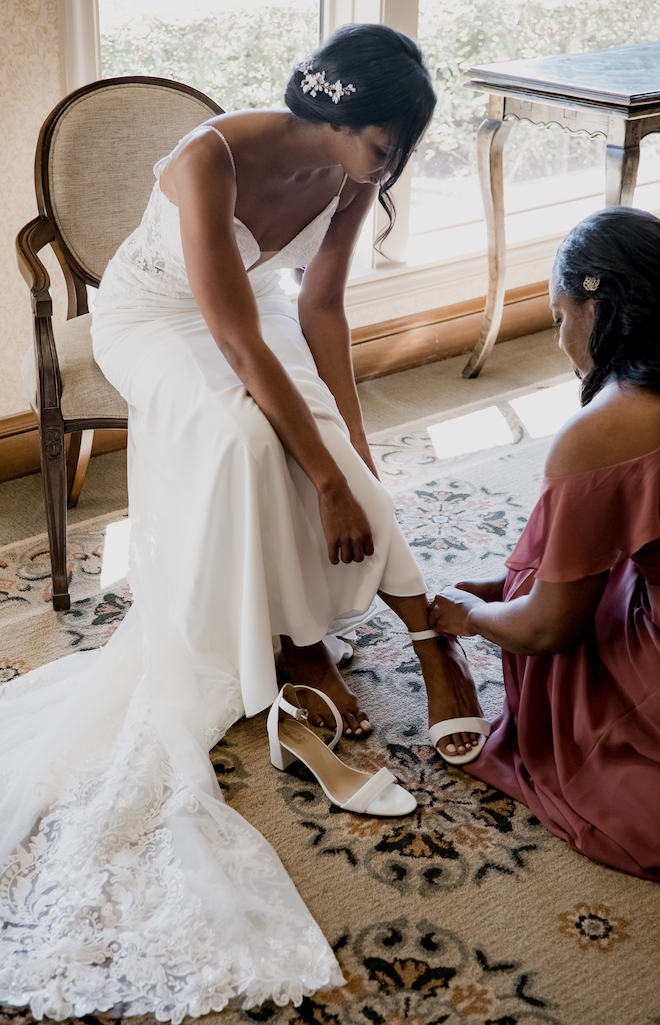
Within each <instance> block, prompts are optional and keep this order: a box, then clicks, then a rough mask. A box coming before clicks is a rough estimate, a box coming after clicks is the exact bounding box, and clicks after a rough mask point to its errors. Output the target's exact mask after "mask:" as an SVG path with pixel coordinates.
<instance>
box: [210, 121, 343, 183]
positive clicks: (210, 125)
mask: <svg viewBox="0 0 660 1025" xmlns="http://www.w3.org/2000/svg"><path fill="white" fill-rule="evenodd" d="M210 127H211V125H209V128H210ZM347 178H348V174H345V175H344V180H343V182H342V183H341V185H340V186H339V192H338V193H337V199H339V197H340V196H341V193H342V189H343V188H344V185H345V184H346V179H347Z"/></svg>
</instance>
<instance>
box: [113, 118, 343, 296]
mask: <svg viewBox="0 0 660 1025" xmlns="http://www.w3.org/2000/svg"><path fill="white" fill-rule="evenodd" d="M203 127H205V128H208V129H210V130H211V131H214V132H216V134H217V135H218V136H220V138H221V139H222V141H223V142H224V144H225V146H226V147H227V152H228V153H229V156H230V159H231V163H232V167H233V168H234V174H235V173H236V169H235V165H234V158H233V154H232V152H231V149H230V148H229V145H228V143H227V140H226V139H225V137H224V135H222V133H221V132H220V131H218V129H217V128H214V127H213V126H212V125H205V126H203ZM198 130H199V129H195V131H198ZM190 134H192V133H190ZM172 152H174V151H172ZM171 157H172V153H170V154H168V156H166V157H163V158H162V159H161V160H159V161H158V163H157V164H156V165H155V166H154V174H155V176H156V183H155V185H154V187H153V190H152V193H151V196H150V198H149V202H148V204H147V208H146V210H145V212H144V215H143V217H142V221H141V222H140V225H139V227H137V228H136V229H135V231H134V232H133V233H132V234H131V235H129V237H128V238H127V239H126V241H125V242H123V243H122V245H121V246H120V247H119V249H118V250H117V252H116V253H115V255H114V256H113V258H112V259H111V260H110V263H109V264H108V266H107V268H106V271H105V274H104V275H103V279H102V281H101V286H100V290H99V302H100V303H102V302H103V299H104V297H107V298H108V299H113V300H116V299H121V298H123V299H126V300H127V302H130V303H131V304H132V303H133V302H138V303H139V304H140V305H152V304H154V303H158V304H159V305H160V304H161V303H162V299H163V297H165V296H167V297H169V298H171V299H192V298H193V294H192V291H191V289H190V283H189V281H188V275H187V273H186V266H185V261H184V258H183V249H182V246H181V230H180V225H179V208H178V207H177V206H176V205H175V204H174V203H172V202H171V201H170V200H169V199H168V198H167V196H166V195H165V194H164V192H163V191H162V190H161V188H160V176H161V174H162V172H163V171H164V169H165V168H166V167H167V164H168V163H169V161H170V159H171ZM345 182H346V175H344V181H343V182H342V184H341V188H340V189H339V192H338V193H337V195H336V196H334V197H333V198H332V199H331V200H330V202H329V203H328V205H327V206H326V207H325V209H324V210H322V211H321V212H320V214H318V215H317V216H316V217H314V218H313V219H312V220H311V221H310V222H309V224H306V225H305V227H304V228H303V229H302V231H300V232H298V234H297V235H296V236H295V238H293V239H291V241H290V242H288V243H287V245H286V246H284V248H283V249H280V250H279V252H277V253H275V254H273V255H272V256H270V257H269V258H268V259H265V260H263V262H261V263H259V265H258V266H254V265H255V264H256V262H257V261H258V260H259V259H260V257H261V256H262V253H261V250H260V249H259V243H258V242H257V240H256V238H255V237H254V235H253V234H252V232H251V231H250V229H249V228H248V227H247V226H246V225H245V224H243V222H242V221H240V220H239V219H238V217H234V231H235V233H236V242H237V245H238V249H239V252H240V254H241V259H242V261H243V266H244V267H245V269H246V270H247V272H248V276H249V279H250V283H251V285H252V288H253V290H254V291H255V294H257V295H260V294H263V293H264V292H265V291H268V290H270V288H271V287H273V286H275V287H276V286H277V284H278V281H279V271H281V270H285V269H287V268H290V267H304V266H306V264H308V263H309V262H310V261H311V260H312V259H313V258H314V256H315V255H316V253H317V252H318V250H319V248H320V246H321V243H322V242H323V239H324V238H325V234H326V232H327V230H328V226H329V224H330V221H331V220H332V217H333V215H334V213H335V211H336V209H337V206H338V205H339V197H340V196H341V191H342V189H343V187H344V183H345Z"/></svg>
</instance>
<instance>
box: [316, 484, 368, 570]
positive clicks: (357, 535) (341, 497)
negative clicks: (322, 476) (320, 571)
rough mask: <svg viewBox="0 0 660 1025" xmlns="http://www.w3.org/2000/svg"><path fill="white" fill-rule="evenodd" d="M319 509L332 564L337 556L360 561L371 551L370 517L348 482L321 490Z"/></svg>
mask: <svg viewBox="0 0 660 1025" xmlns="http://www.w3.org/2000/svg"><path fill="white" fill-rule="evenodd" d="M319 511H320V513H321V525H322V526H323V533H324V534H325V539H326V541H327V542H328V558H329V559H330V562H331V563H332V564H333V566H336V565H337V564H338V563H339V560H340V559H341V561H342V562H362V561H363V560H364V557H365V555H373V554H374V542H373V538H372V536H371V526H370V524H369V520H368V519H367V516H366V513H365V511H364V509H363V508H362V506H361V505H360V503H359V502H358V500H357V499H356V498H355V495H354V494H353V492H352V491H351V489H350V488H349V486H348V484H343V485H339V486H335V487H333V488H330V489H327V490H326V489H323V490H320V491H319Z"/></svg>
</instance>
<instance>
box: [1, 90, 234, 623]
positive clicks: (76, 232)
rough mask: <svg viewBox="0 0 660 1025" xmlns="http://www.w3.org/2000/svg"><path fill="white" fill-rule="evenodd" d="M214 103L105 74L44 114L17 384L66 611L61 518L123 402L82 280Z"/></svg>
mask: <svg viewBox="0 0 660 1025" xmlns="http://www.w3.org/2000/svg"><path fill="white" fill-rule="evenodd" d="M222 113H223V111H222V108H221V107H219V106H218V104H217V103H214V102H213V100H211V99H209V97H208V96H205V95H204V94H203V93H201V92H199V91H198V90H197V89H193V88H191V87H190V86H187V85H183V84H181V83H179V82H171V81H169V80H167V79H163V78H146V77H131V78H111V79H105V80H104V81H99V82H93V83H92V84H91V85H86V86H84V87H83V88H82V89H77V90H76V91H75V92H73V93H71V94H70V95H69V96H66V97H65V98H64V99H63V100H62V101H61V102H60V103H58V105H57V106H56V107H55V109H54V110H53V111H52V112H51V113H50V114H49V116H48V117H47V119H46V121H45V122H44V124H43V126H42V128H41V132H40V133H39V141H38V143H37V153H36V158H35V184H36V191H37V203H38V209H39V216H38V217H36V218H35V219H34V220H33V221H30V223H29V224H26V225H25V227H24V228H23V229H22V230H21V231H20V232H19V234H18V236H17V239H16V249H17V256H18V264H19V267H20V270H21V273H22V274H23V277H24V278H25V280H26V281H27V283H28V285H29V287H30V297H31V302H32V313H33V321H34V347H33V349H30V350H29V351H28V353H27V354H26V358H25V360H24V362H23V383H24V387H25V391H26V394H27V396H28V398H29V401H30V404H31V406H32V408H33V410H34V412H35V413H36V415H37V418H38V420H39V431H40V437H41V469H42V476H43V483H44V495H45V500H46V519H47V524H48V537H49V543H50V558H51V569H52V580H53V607H54V608H55V609H68V608H69V605H70V597H69V590H68V571H67V549H66V516H67V505H68V506H69V508H71V507H72V506H74V505H75V504H76V502H77V500H78V496H79V494H80V489H81V487H82V484H83V481H84V478H85V472H86V469H87V463H88V461H89V457H90V454H91V448H92V440H93V436H94V431H95V430H98V429H99V428H114V429H117V428H120V429H121V428H123V429H125V428H126V427H127V422H128V419H127V418H128V410H127V408H126V403H125V402H124V400H123V399H122V398H121V396H120V395H119V394H118V393H117V392H116V391H115V389H114V388H112V386H111V385H110V384H109V383H108V382H107V381H106V379H105V378H104V377H103V375H102V373H101V371H100V370H99V368H98V366H97V365H96V363H95V362H94V357H93V355H92V340H91V336H90V323H91V314H90V313H89V311H88V302H87V300H88V293H87V286H93V287H96V286H98V284H99V281H100V280H101V276H102V274H103V271H104V269H105V267H106V264H107V263H108V260H109V259H110V257H111V256H112V255H113V254H114V252H115V251H116V249H117V248H118V246H119V245H120V243H121V242H123V241H124V239H125V238H127V237H128V235H130V233H131V232H132V231H133V230H134V228H136V227H137V225H138V224H139V223H140V219H141V217H142V214H143V212H144V209H145V207H146V205H147V200H148V198H149V194H150V192H151V189H152V188H153V184H154V176H153V173H152V168H153V165H154V164H155V163H156V161H157V160H159V159H160V158H161V157H163V156H165V155H166V154H167V153H169V152H170V150H172V149H173V148H174V146H175V145H176V144H177V142H178V141H179V139H181V138H182V137H183V136H184V135H186V134H187V133H188V132H189V131H191V130H192V129H193V128H194V127H195V126H196V125H198V124H201V123H202V122H203V121H206V120H208V118H210V117H213V116H215V115H217V114H222ZM49 244H50V245H51V246H52V248H53V250H54V251H55V254H56V256H57V259H58V261H59V264H60V266H61V268H62V271H63V273H64V277H65V280H66V286H67V293H68V314H67V315H68V319H67V321H66V322H65V323H64V324H53V322H52V312H53V304H52V300H51V295H50V279H49V277H48V272H47V271H46V268H45V267H44V265H43V263H42V262H41V260H40V259H39V255H38V254H39V252H40V250H41V249H43V247H44V246H46V245H49Z"/></svg>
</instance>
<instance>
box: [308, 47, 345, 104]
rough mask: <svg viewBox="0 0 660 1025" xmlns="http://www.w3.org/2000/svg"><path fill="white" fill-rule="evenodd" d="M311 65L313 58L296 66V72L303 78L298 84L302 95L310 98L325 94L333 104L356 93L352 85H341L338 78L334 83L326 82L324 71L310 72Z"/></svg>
mask: <svg viewBox="0 0 660 1025" xmlns="http://www.w3.org/2000/svg"><path fill="white" fill-rule="evenodd" d="M313 63H314V59H313V57H308V58H307V60H305V61H303V62H302V64H299V65H298V71H300V72H301V74H304V76H305V77H304V78H303V79H302V80H301V82H300V88H301V89H302V91H303V92H304V93H309V94H310V96H316V95H317V93H325V94H326V96H329V97H330V99H331V100H332V102H333V103H339V101H340V100H341V98H342V97H343V96H348V95H349V93H354V92H355V91H356V90H355V86H354V85H342V84H341V80H340V79H339V78H338V79H337V81H336V82H327V81H326V78H325V71H312V64H313Z"/></svg>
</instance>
